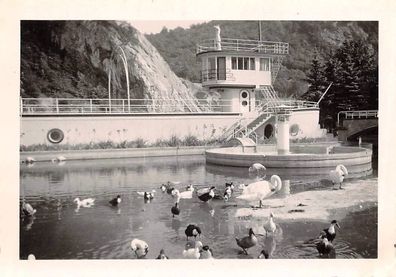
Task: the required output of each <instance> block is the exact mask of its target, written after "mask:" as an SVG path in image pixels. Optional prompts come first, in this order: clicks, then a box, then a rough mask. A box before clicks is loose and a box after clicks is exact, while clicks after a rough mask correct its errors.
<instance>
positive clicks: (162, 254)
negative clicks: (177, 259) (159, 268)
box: [157, 249, 169, 260]
mask: <svg viewBox="0 0 396 277" xmlns="http://www.w3.org/2000/svg"><path fill="white" fill-rule="evenodd" d="M168 259H169V258H168V256H166V254H165V250H164V249H161V251H160V253H159V255H158V257H157V260H168Z"/></svg>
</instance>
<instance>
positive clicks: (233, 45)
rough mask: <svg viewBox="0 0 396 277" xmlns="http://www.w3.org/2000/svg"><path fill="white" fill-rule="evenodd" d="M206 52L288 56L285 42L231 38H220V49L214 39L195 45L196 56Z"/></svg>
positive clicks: (287, 45) (287, 47)
mask: <svg viewBox="0 0 396 277" xmlns="http://www.w3.org/2000/svg"><path fill="white" fill-rule="evenodd" d="M208 51H238V52H239V51H241V52H260V53H267V54H277V55H287V54H289V44H288V43H286V42H275V41H262V40H249V39H231V38H222V39H221V42H220V47H219V45H218V41H217V40H215V39H208V40H204V41H202V42H200V43H198V44H197V54H200V53H203V52H208Z"/></svg>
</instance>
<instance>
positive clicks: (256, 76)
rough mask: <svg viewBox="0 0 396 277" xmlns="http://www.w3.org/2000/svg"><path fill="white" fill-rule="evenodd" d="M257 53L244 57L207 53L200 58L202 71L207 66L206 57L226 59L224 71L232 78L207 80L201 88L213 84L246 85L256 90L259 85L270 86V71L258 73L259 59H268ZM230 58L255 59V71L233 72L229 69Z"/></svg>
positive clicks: (240, 55)
mask: <svg viewBox="0 0 396 277" xmlns="http://www.w3.org/2000/svg"><path fill="white" fill-rule="evenodd" d="M257 55H258V54H257V53H254V54H253V53H248V54H246V55H243V54H230V53H219V54H217V55H216V54H214V53H208V54H207V55H205V56H202V57H201V59H202V70H203V71H206V70H207V69H208V68H207V64H208V57H226V70H227V71H230V73H231V75H232V76H227V80H207V81H205V82H202V86H211V85H214V84H222V85H240V86H243V85H246V86H253V85H254V86H256V87H257V88H259V87H260V85H271V84H272V80H271V72H270V71H260V62H259V61H260V57H261V58H263V57H268V56H265V55H263V54H261V55H259V56H257ZM231 57H251V58H255V70H235V69H234V70H233V69H231V68H232V66H231Z"/></svg>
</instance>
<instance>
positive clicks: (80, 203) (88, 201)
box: [73, 197, 95, 208]
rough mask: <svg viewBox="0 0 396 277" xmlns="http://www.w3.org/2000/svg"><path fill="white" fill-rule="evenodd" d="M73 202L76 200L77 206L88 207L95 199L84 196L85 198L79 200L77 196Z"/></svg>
mask: <svg viewBox="0 0 396 277" xmlns="http://www.w3.org/2000/svg"><path fill="white" fill-rule="evenodd" d="M73 202H76V204H77V207H78V208H79V207H84V208H89V207H91V206H92V205H93V204H94V202H95V199H94V198H86V199H83V200H80V198H78V197H77V198H76V199H74V200H73Z"/></svg>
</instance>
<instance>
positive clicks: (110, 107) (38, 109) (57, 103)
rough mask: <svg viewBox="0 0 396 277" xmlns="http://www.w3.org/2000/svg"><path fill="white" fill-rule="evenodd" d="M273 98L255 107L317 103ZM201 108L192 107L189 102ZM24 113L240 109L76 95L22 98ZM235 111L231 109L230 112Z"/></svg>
mask: <svg viewBox="0 0 396 277" xmlns="http://www.w3.org/2000/svg"><path fill="white" fill-rule="evenodd" d="M271 101H272V100H271V99H262V100H259V101H256V110H257V111H258V112H259V113H260V114H262V113H266V112H276V111H277V107H280V106H283V108H284V107H285V106H286V107H287V109H290V110H296V109H303V108H310V107H315V108H317V106H316V103H315V102H310V101H300V100H282V99H279V100H276V103H272V102H271ZM192 102H194V103H195V105H196V106H197V107H198V108H199V110H197V111H191V107H190V106H189V105H188V103H192ZM20 108H21V110H20V113H21V115H32V114H129V113H130V114H136V113H139V114H147V113H194V112H195V113H240V111H239V110H236V109H235V107H234V104H233V103H232V100H221V99H219V100H216V99H213V100H210V99H178V100H175V99H162V98H161V99H130V101H129V106H128V100H127V99H111V100H109V99H76V98H21V103H20ZM230 111H232V112H230Z"/></svg>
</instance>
